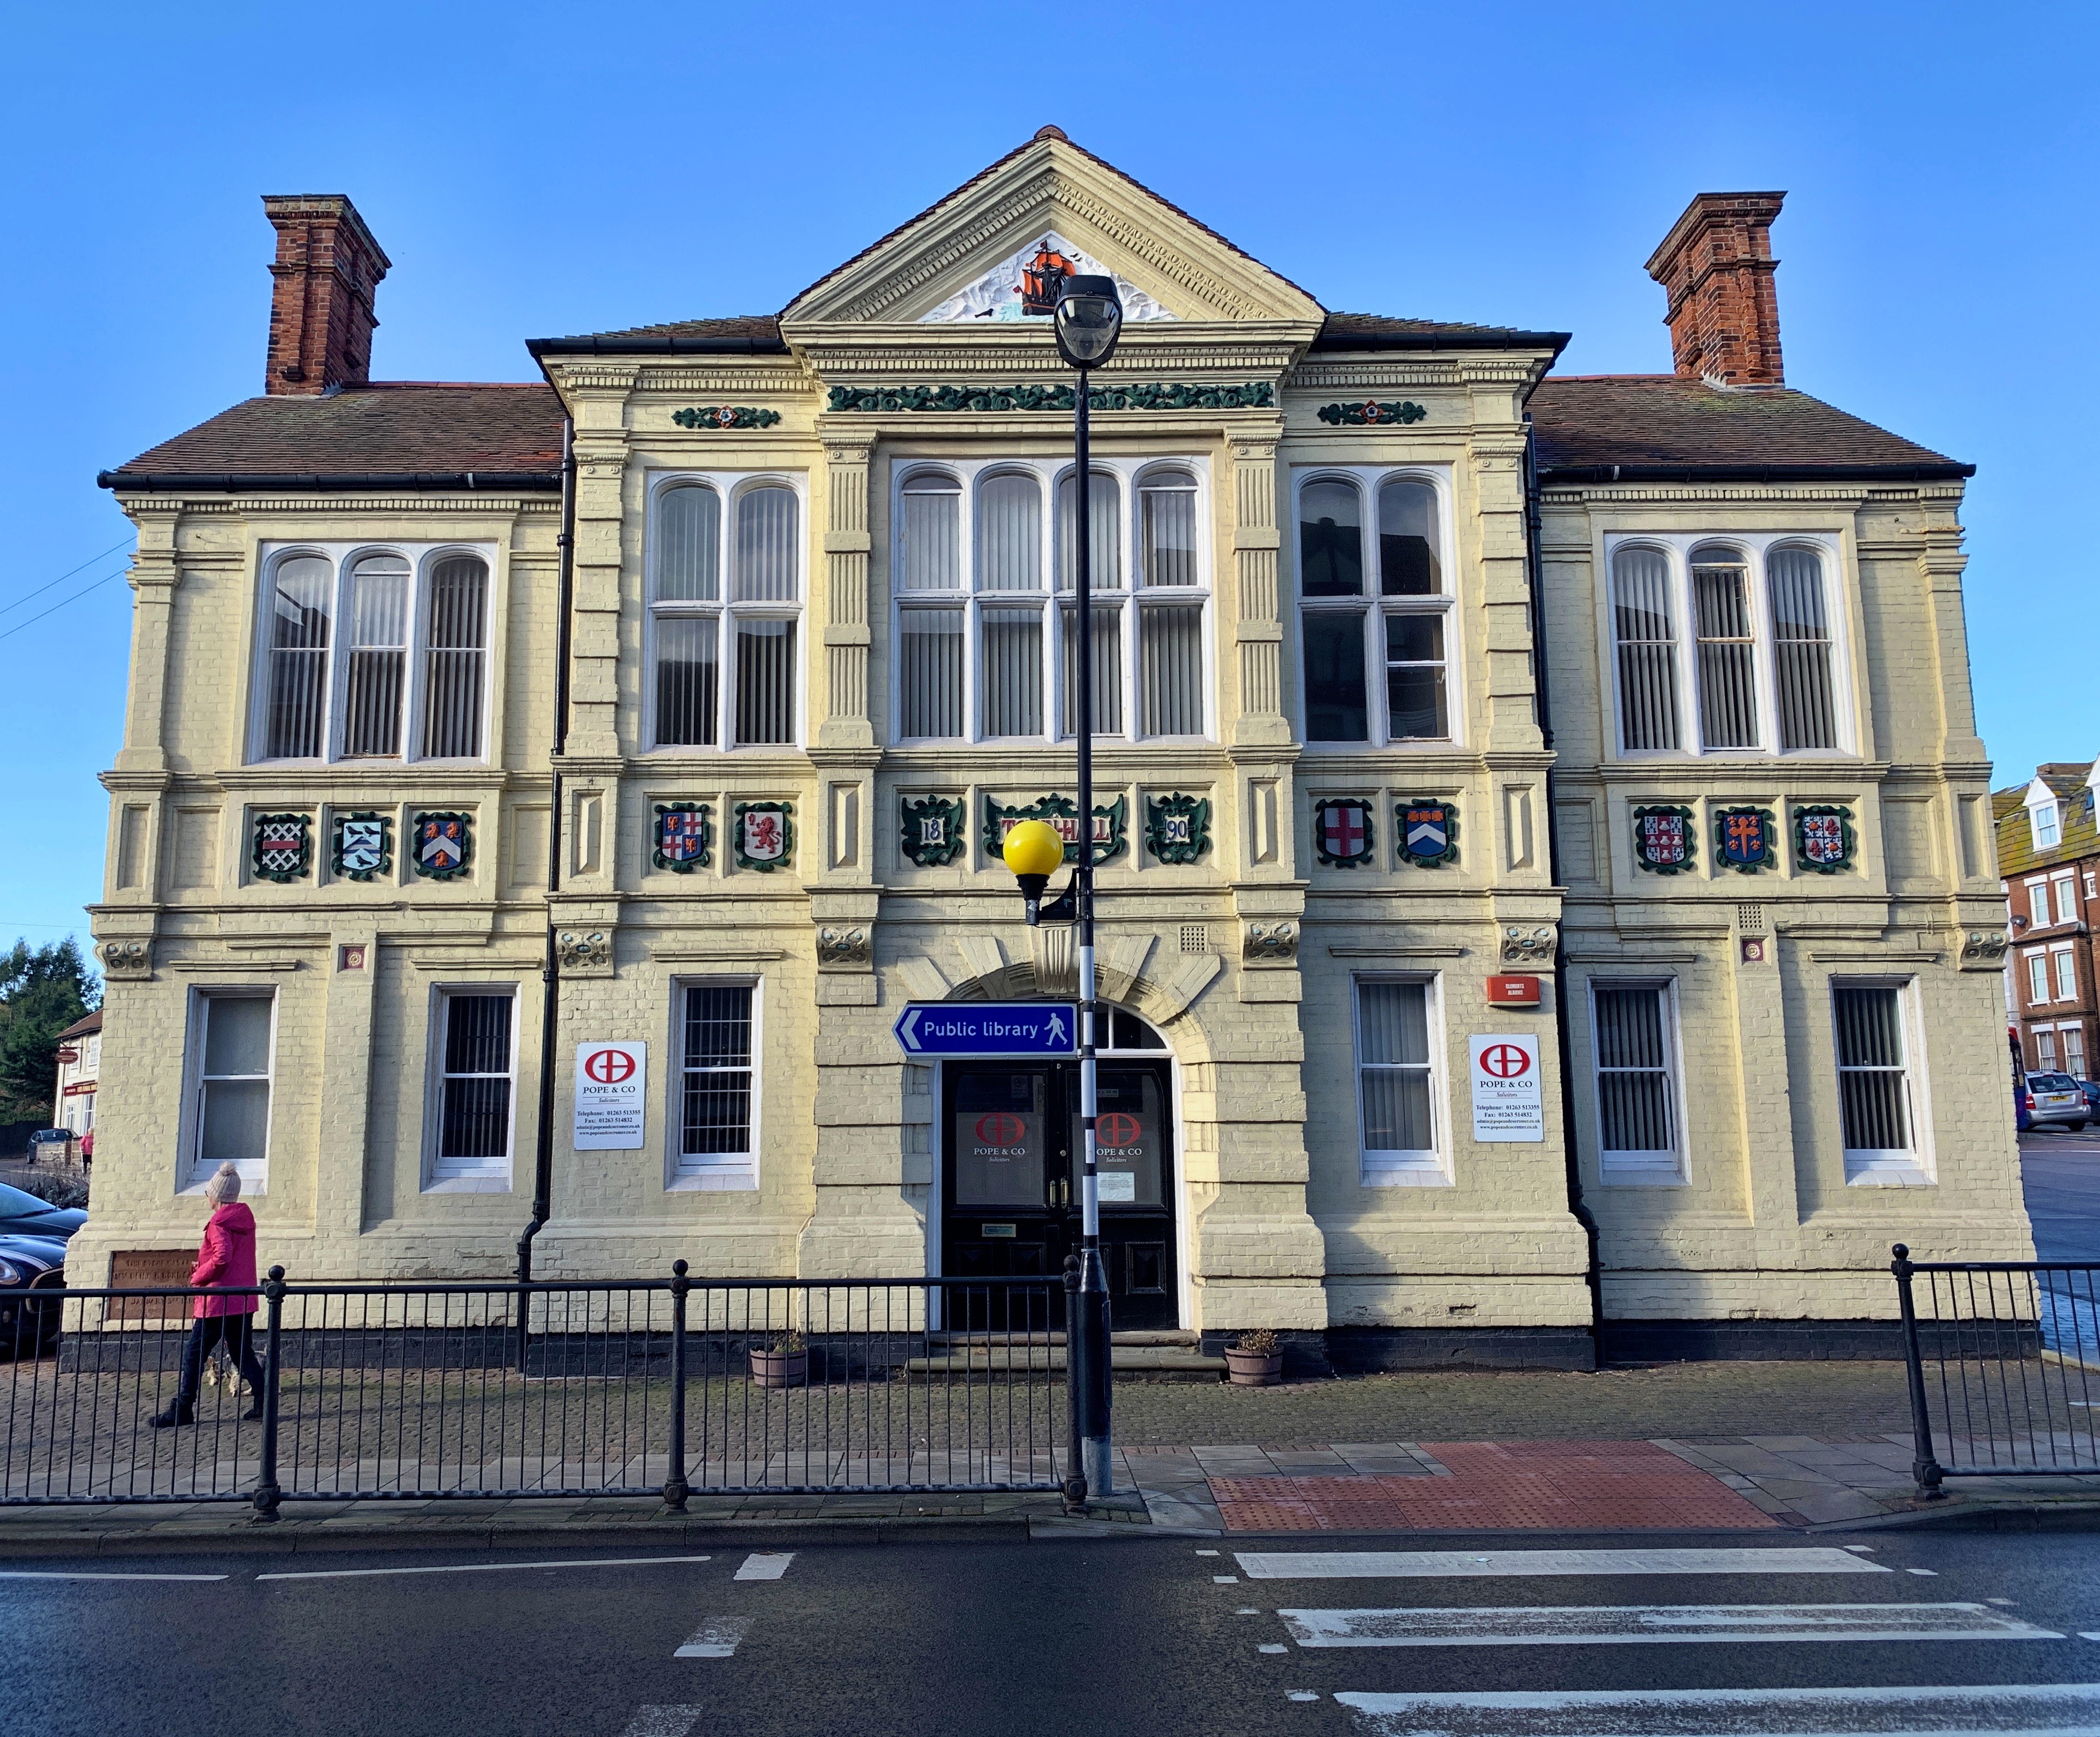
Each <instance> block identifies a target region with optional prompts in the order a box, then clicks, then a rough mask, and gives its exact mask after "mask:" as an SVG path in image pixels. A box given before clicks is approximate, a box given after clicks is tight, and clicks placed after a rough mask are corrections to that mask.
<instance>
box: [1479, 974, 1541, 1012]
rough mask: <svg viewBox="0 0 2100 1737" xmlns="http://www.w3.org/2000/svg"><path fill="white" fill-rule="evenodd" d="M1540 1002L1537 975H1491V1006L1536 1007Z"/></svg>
mask: <svg viewBox="0 0 2100 1737" xmlns="http://www.w3.org/2000/svg"><path fill="white" fill-rule="evenodd" d="M1539 1004H1540V998H1539V988H1538V979H1537V978H1536V977H1490V978H1489V979H1488V1005H1489V1007H1537V1006H1538V1005H1539Z"/></svg>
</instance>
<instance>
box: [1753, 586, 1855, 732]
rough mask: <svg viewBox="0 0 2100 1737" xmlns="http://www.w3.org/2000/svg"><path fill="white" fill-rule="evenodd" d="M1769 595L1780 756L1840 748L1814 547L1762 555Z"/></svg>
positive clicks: (1827, 631)
mask: <svg viewBox="0 0 2100 1737" xmlns="http://www.w3.org/2000/svg"><path fill="white" fill-rule="evenodd" d="M1765 579H1766V584H1767V587H1768V589H1769V590H1770V593H1771V618H1772V664H1773V669H1772V675H1773V682H1774V686H1776V688H1777V690H1778V693H1779V745H1780V752H1782V753H1789V754H1790V753H1793V752H1797V751H1798V750H1802V749H1816V748H1823V749H1827V748H1833V747H1836V746H1837V745H1838V712H1837V705H1836V702H1835V699H1834V696H1833V687H1832V681H1831V672H1830V616H1829V611H1828V609H1827V607H1826V606H1825V604H1824V595H1823V558H1822V557H1821V556H1820V555H1819V554H1817V553H1816V552H1815V550H1814V549H1803V548H1800V547H1798V546H1796V547H1793V548H1788V549H1773V550H1772V551H1771V553H1768V554H1767V556H1766V557H1765Z"/></svg>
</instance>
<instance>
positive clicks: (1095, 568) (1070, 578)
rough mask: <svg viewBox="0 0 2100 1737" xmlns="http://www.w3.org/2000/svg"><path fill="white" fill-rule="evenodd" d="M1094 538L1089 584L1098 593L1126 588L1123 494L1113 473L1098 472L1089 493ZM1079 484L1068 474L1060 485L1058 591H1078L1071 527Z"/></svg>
mask: <svg viewBox="0 0 2100 1737" xmlns="http://www.w3.org/2000/svg"><path fill="white" fill-rule="evenodd" d="M1078 501H1079V481H1078V479H1077V478H1074V477H1073V476H1070V475H1069V474H1068V475H1066V476H1064V477H1061V478H1059V479H1058V483H1057V551H1058V553H1057V562H1058V566H1057V589H1059V590H1061V591H1076V590H1077V589H1079V568H1078V566H1077V564H1076V562H1075V561H1074V549H1075V540H1074V536H1073V531H1072V527H1073V524H1074V514H1077V513H1078V511H1079V506H1078ZM1087 514H1088V516H1089V517H1090V518H1092V520H1093V522H1094V525H1093V536H1092V538H1091V539H1090V540H1089V541H1088V543H1087V584H1088V586H1089V587H1090V588H1091V589H1093V590H1096V591H1120V590H1122V589H1123V492H1122V490H1121V489H1120V488H1119V487H1118V486H1117V483H1116V479H1115V478H1114V474H1111V473H1110V472H1109V471H1105V470H1096V471H1095V472H1094V473H1093V475H1092V478H1091V479H1090V482H1089V485H1088V487H1087Z"/></svg>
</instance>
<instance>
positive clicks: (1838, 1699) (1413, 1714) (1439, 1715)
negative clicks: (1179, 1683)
mask: <svg viewBox="0 0 2100 1737" xmlns="http://www.w3.org/2000/svg"><path fill="white" fill-rule="evenodd" d="M1335 1700H1337V1701H1339V1702H1340V1703H1341V1704H1343V1706H1345V1707H1348V1708H1351V1709H1352V1710H1353V1711H1354V1712H1355V1713H1357V1714H1358V1715H1359V1722H1358V1729H1359V1731H1360V1732H1361V1737H1427V1734H1429V1733H1432V1732H1434V1733H1437V1734H1439V1737H1587V1734H1592V1733H1598V1732H1611V1733H1613V1734H1616V1737H1778V1734H1780V1733H1785V1734H1788V1737H1899V1734H1909V1733H1913V1732H1931V1733H1934V1734H1935V1737H1956V1734H1985V1733H2004V1734H2007V1737H2010V1734H2012V1733H2014V1732H2018V1733H2023V1734H2024V1733H2030V1732H2032V1733H2044V1732H2045V1733H2049V1734H2050V1737H2058V1734H2063V1737H2068V1734H2071V1733H2074V1732H2075V1733H2091V1732H2093V1731H2096V1730H2100V1683H2090V1682H2072V1683H2048V1684H2010V1685H1995V1684H1993V1685H1983V1686H1974V1687H1961V1688H1912V1687H1902V1688H1877V1689H1625V1690H1619V1689H1575V1690H1566V1691H1560V1692H1547V1693H1533V1692H1529V1691H1520V1690H1503V1691H1478V1692H1472V1693H1458V1694H1441V1695H1411V1694H1397V1695H1395V1694H1367V1693H1361V1692H1357V1691H1343V1692H1341V1693H1339V1694H1338V1695H1335Z"/></svg>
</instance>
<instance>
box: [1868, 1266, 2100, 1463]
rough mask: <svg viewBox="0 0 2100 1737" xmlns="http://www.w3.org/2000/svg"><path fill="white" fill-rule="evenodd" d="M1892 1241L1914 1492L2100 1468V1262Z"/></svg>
mask: <svg viewBox="0 0 2100 1737" xmlns="http://www.w3.org/2000/svg"><path fill="white" fill-rule="evenodd" d="M1893 1252H1894V1254H1895V1260H1894V1261H1893V1262H1892V1263H1890V1271H1891V1272H1894V1273H1895V1279H1896V1300H1897V1303H1898V1306H1899V1308H1900V1310H1901V1312H1902V1316H1903V1331H1904V1360H1905V1362H1906V1363H1907V1364H1908V1373H1909V1382H1910V1409H1911V1430H1912V1433H1913V1436H1914V1438H1915V1440H1916V1448H1915V1453H1914V1455H1913V1461H1912V1467H1911V1470H1912V1475H1913V1476H1914V1477H1915V1478H1916V1479H1917V1486H1918V1493H1919V1494H1920V1495H1921V1496H1926V1497H1931V1496H1935V1495H1937V1494H1939V1493H1940V1491H1939V1485H1940V1482H1941V1480H1942V1479H1946V1478H1980V1477H2004V1476H2017V1477H2036V1476H2068V1475H2073V1474H2076V1473H2081V1472H2082V1473H2100V1421H2097V1420H2096V1415H2095V1414H2096V1411H2100V1266H2083V1265H2076V1264H2063V1263H2049V1262H2040V1261H2027V1262H2021V1261H1913V1259H1911V1258H1910V1250H1908V1249H1907V1248H1906V1247H1904V1245H1903V1244H1902V1243H1900V1242H1899V1243H1898V1244H1896V1245H1895V1250H1894V1251H1893Z"/></svg>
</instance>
